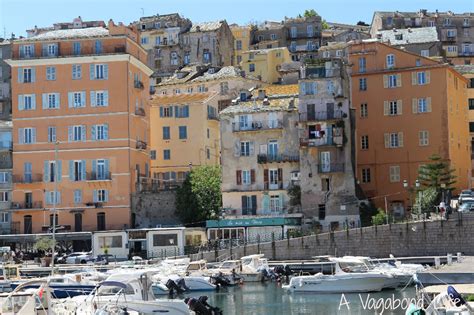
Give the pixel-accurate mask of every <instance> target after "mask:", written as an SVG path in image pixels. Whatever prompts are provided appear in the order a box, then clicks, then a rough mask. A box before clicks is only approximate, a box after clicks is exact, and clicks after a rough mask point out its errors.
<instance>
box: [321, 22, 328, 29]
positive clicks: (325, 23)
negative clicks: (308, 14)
mask: <svg viewBox="0 0 474 315" xmlns="http://www.w3.org/2000/svg"><path fill="white" fill-rule="evenodd" d="M321 28H322V29H323V30H327V29H328V28H329V24H328V22H326V20H323V21H322V22H321Z"/></svg>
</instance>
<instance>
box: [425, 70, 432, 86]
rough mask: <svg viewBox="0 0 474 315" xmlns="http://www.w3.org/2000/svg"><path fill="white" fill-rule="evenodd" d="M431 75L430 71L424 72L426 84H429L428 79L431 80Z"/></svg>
mask: <svg viewBox="0 0 474 315" xmlns="http://www.w3.org/2000/svg"><path fill="white" fill-rule="evenodd" d="M430 77H431V75H430V71H429V70H428V71H426V72H425V80H426V84H430V81H431V78H430Z"/></svg>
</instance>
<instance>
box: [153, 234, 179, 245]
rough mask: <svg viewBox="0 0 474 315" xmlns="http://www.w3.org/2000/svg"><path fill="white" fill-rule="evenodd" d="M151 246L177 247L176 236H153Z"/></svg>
mask: <svg viewBox="0 0 474 315" xmlns="http://www.w3.org/2000/svg"><path fill="white" fill-rule="evenodd" d="M153 246H155V247H160V246H178V234H155V235H153Z"/></svg>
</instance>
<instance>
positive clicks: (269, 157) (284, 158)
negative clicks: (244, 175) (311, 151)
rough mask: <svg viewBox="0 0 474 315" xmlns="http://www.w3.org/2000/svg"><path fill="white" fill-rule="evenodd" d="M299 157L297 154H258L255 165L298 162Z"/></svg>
mask: <svg viewBox="0 0 474 315" xmlns="http://www.w3.org/2000/svg"><path fill="white" fill-rule="evenodd" d="M299 160H300V156H299V155H298V154H293V155H290V154H259V155H257V163H259V164H265V163H284V162H299Z"/></svg>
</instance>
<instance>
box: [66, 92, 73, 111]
mask: <svg viewBox="0 0 474 315" xmlns="http://www.w3.org/2000/svg"><path fill="white" fill-rule="evenodd" d="M67 101H68V106H69V108H72V107H74V92H69V93H67Z"/></svg>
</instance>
